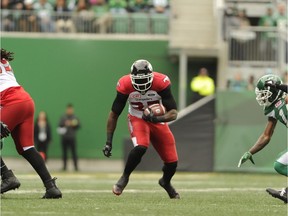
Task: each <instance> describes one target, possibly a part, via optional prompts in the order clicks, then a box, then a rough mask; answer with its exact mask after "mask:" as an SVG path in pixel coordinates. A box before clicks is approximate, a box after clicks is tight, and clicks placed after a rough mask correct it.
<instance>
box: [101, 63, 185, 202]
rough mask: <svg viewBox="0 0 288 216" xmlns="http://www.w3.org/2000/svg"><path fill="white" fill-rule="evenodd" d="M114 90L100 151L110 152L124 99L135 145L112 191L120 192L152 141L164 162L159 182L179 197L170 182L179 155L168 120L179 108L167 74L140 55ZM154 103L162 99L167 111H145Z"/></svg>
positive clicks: (105, 153)
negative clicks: (157, 69)
mask: <svg viewBox="0 0 288 216" xmlns="http://www.w3.org/2000/svg"><path fill="white" fill-rule="evenodd" d="M116 90H117V95H116V98H115V100H114V102H113V105H112V109H111V111H110V113H109V116H108V120H107V141H106V144H105V146H104V148H103V153H104V155H105V156H106V157H110V156H111V151H112V139H113V134H114V131H115V129H116V125H117V120H118V117H119V115H120V114H121V113H122V111H123V109H124V107H125V104H126V102H127V101H128V103H129V110H128V126H129V131H130V136H131V140H132V142H133V145H134V148H133V149H132V150H131V151H130V153H129V155H128V159H127V161H126V164H125V168H124V171H123V174H122V176H121V177H120V179H119V180H118V182H117V183H116V184H115V185H114V186H113V193H114V194H116V195H120V194H122V192H123V190H124V188H125V187H126V185H127V184H128V181H129V176H130V174H131V173H132V172H133V170H134V169H135V168H136V167H137V165H138V164H139V163H140V161H141V158H142V156H143V155H144V154H145V152H146V150H147V148H148V147H149V143H150V141H151V143H152V145H153V147H154V148H155V149H156V151H157V153H158V154H159V156H160V157H161V159H162V161H163V163H164V165H163V169H162V171H163V176H162V178H160V179H159V185H160V186H161V187H163V188H164V189H165V190H166V192H167V193H168V195H169V197H170V198H171V199H179V198H180V196H179V193H178V192H177V191H176V190H175V189H174V187H173V186H172V185H171V179H172V177H173V176H174V174H175V172H176V168H177V162H178V155H177V150H176V145H175V139H174V136H173V134H172V132H171V131H170V129H169V127H168V124H167V122H169V121H173V120H175V119H176V118H177V114H178V112H177V106H176V102H175V100H174V97H173V95H172V93H171V83H170V80H169V78H168V76H166V75H164V74H162V73H158V72H153V69H152V65H151V64H150V63H149V62H148V61H147V60H144V59H140V60H137V61H135V62H134V63H133V64H132V66H131V73H130V74H127V75H125V76H123V77H121V78H120V79H119V81H118V83H117V87H116ZM154 103H160V104H161V103H162V104H163V105H164V107H165V108H166V111H167V112H166V113H165V114H164V115H162V116H153V114H152V113H150V114H149V115H147V116H146V115H144V114H143V111H144V109H145V108H146V107H148V106H149V105H151V104H154Z"/></svg>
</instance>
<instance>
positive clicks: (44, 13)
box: [33, 0, 54, 32]
mask: <svg viewBox="0 0 288 216" xmlns="http://www.w3.org/2000/svg"><path fill="white" fill-rule="evenodd" d="M33 8H34V10H35V11H36V14H37V17H38V19H39V23H40V28H41V31H42V32H54V21H53V17H52V14H53V6H52V5H51V4H50V3H49V2H47V0H38V1H37V2H35V3H34V5H33Z"/></svg>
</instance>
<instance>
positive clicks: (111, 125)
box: [107, 111, 119, 143]
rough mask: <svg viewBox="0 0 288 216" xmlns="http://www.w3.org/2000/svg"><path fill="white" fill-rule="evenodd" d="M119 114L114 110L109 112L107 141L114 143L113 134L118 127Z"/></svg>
mask: <svg viewBox="0 0 288 216" xmlns="http://www.w3.org/2000/svg"><path fill="white" fill-rule="evenodd" d="M118 117H119V116H118V115H117V114H115V113H114V112H112V111H111V112H110V113H109V117H108V121H107V142H110V143H112V139H113V134H114V131H115V129H116V125H117V121H118Z"/></svg>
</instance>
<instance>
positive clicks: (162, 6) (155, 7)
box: [150, 0, 169, 14]
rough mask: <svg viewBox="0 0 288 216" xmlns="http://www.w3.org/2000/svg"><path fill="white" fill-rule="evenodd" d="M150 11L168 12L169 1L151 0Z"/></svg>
mask: <svg viewBox="0 0 288 216" xmlns="http://www.w3.org/2000/svg"><path fill="white" fill-rule="evenodd" d="M151 6H152V8H151V10H150V12H151V13H161V14H164V13H168V12H169V1H168V0H152V3H151Z"/></svg>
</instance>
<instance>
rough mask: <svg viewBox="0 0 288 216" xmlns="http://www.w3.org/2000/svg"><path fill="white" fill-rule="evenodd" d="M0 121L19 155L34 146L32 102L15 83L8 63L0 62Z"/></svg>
mask: <svg viewBox="0 0 288 216" xmlns="http://www.w3.org/2000/svg"><path fill="white" fill-rule="evenodd" d="M0 92H1V98H0V109H1V115H0V121H2V122H4V123H5V124H6V125H7V126H8V128H9V130H10V131H11V136H12V138H13V140H14V143H15V145H16V148H17V151H18V153H19V154H22V152H23V151H24V150H26V149H29V148H31V147H33V146H34V141H33V137H34V134H33V133H34V102H33V99H32V98H31V96H30V95H29V94H28V93H27V92H26V91H25V90H24V89H23V87H22V86H20V85H19V83H18V82H17V80H16V78H15V76H14V72H13V69H12V68H11V65H10V64H9V62H8V61H7V60H5V59H1V62H0Z"/></svg>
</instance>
